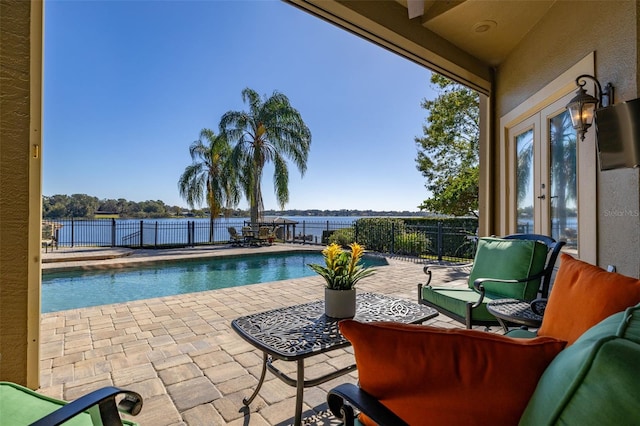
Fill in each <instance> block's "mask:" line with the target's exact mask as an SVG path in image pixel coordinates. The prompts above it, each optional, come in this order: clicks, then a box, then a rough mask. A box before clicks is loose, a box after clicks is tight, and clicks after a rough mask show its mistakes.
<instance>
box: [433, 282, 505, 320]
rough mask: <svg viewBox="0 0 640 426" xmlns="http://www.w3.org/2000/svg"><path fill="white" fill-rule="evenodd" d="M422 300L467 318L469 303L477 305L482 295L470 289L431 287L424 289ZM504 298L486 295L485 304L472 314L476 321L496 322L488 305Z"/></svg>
mask: <svg viewBox="0 0 640 426" xmlns="http://www.w3.org/2000/svg"><path fill="white" fill-rule="evenodd" d="M422 298H423V299H424V300H426V301H428V302H431V303H432V304H434V305H436V306H439V307H440V308H442V309H444V310H446V311H449V312H452V313H454V314H456V315H459V316H461V317H463V318H466V316H467V307H466V306H467V302H472V303H475V302H477V301H478V299H479V298H480V294H479V293H478V292H476V291H473V290H471V289H469V288H451V287H431V286H426V287H423V288H422ZM502 298H504V296H499V295H493V294H488V293H485V297H484V301H483V304H482V305H481V306H479V307H477V308H476V309H474V310H473V311H472V312H471V315H472V320H474V321H496V317H494V316H493V315H491V314H490V313H489V312H488V311H487V308H486V303H487V302H489V301H491V300H494V299H502Z"/></svg>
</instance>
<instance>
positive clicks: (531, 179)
mask: <svg viewBox="0 0 640 426" xmlns="http://www.w3.org/2000/svg"><path fill="white" fill-rule="evenodd" d="M571 97H572V94H569V95H567V96H565V97H563V98H561V99H559V100H557V101H555V102H553V103H552V104H550V105H548V106H546V107H545V108H544V109H542V110H540V111H539V112H537V113H535V114H533V115H532V116H530V117H528V118H526V119H524V120H522V121H521V122H520V123H518V124H517V125H515V126H513V127H511V128H510V129H508V140H509V144H510V146H509V152H510V156H511V158H510V163H511V164H512V167H511V170H512V171H513V172H512V174H513V176H512V177H511V179H510V180H511V182H512V183H513V185H512V186H511V188H512V190H511V197H510V198H511V200H512V201H511V205H512V209H513V210H512V211H513V212H514V214H513V215H512V217H513V221H514V223H512V228H514V229H515V231H516V232H523V233H536V234H545V235H551V236H552V237H553V238H554V239H556V240H563V241H566V242H567V249H568V250H571V251H574V250H575V251H577V248H578V239H579V232H580V229H579V226H578V169H577V164H578V162H577V158H578V146H577V144H576V141H577V137H576V132H575V130H574V129H573V127H572V126H571V119H570V117H569V113H568V112H567V110H566V108H565V106H566V105H567V103H568V101H569V99H570V98H571Z"/></svg>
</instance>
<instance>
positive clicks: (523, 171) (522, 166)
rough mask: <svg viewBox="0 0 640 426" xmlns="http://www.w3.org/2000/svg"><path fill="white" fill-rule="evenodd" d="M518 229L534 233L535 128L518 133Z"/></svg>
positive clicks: (516, 141) (526, 232) (516, 140)
mask: <svg viewBox="0 0 640 426" xmlns="http://www.w3.org/2000/svg"><path fill="white" fill-rule="evenodd" d="M515 145H516V229H517V231H516V232H518V233H525V234H528V233H532V232H533V223H534V210H533V209H534V195H533V192H534V190H533V185H534V180H533V129H529V130H526V131H524V132H523V133H520V134H519V135H516V137H515Z"/></svg>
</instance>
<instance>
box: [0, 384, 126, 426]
mask: <svg viewBox="0 0 640 426" xmlns="http://www.w3.org/2000/svg"><path fill="white" fill-rule="evenodd" d="M65 404H67V403H66V402H65V401H61V400H59V399H55V398H51V397H48V396H45V395H42V394H39V393H37V392H34V391H32V390H31V389H28V388H25V387H23V386H20V385H17V384H15V383H10V382H0V426H26V425H29V424H31V423H33V422H35V421H36V420H39V419H41V418H42V417H44V416H46V415H48V414H51V413H52V412H54V411H55V410H57V409H58V408H60V407H62V406H63V405H65ZM94 408H95V411H96V413H95V414H96V415H97V416H98V417H99V414H98V407H97V406H96V407H94ZM123 423H124V424H125V425H136V424H137V423H133V422H130V421H127V420H123ZM93 424H94V423H93V421H92V420H91V414H90V413H89V412H87V411H85V412H84V413H80V414H78V415H77V416H75V417H73V418H72V419H70V420H68V421H67V422H65V423H64V425H65V426H86V425H93Z"/></svg>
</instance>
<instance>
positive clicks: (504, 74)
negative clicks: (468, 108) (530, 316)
mask: <svg viewBox="0 0 640 426" xmlns="http://www.w3.org/2000/svg"><path fill="white" fill-rule="evenodd" d="M639 10H640V9H639V6H638V2H637V1H633V0H630V1H583V2H568V1H559V2H557V3H555V4H554V6H553V7H552V8H551V10H550V12H549V13H548V14H547V15H546V16H545V17H544V18H543V19H542V20H541V21H540V22H539V24H538V25H537V26H536V27H535V28H534V29H533V30H532V31H531V32H530V33H529V34H528V35H527V36H526V38H525V39H524V40H523V41H522V42H521V43H520V44H519V45H518V48H517V49H516V50H515V51H514V52H513V53H512V54H511V55H510V56H509V58H507V60H506V61H504V62H503V63H502V64H501V65H500V67H499V68H498V70H497V73H496V83H497V84H496V94H497V96H496V99H497V105H496V111H497V114H496V116H497V119H499V118H500V117H501V116H503V115H504V114H506V113H508V112H509V111H511V110H512V109H513V108H515V107H516V106H518V105H519V104H521V103H522V102H524V101H525V100H526V99H527V98H529V97H530V96H531V95H533V94H534V93H536V92H537V91H539V90H540V89H541V88H542V87H544V86H545V85H546V84H548V83H549V82H550V81H552V80H553V79H554V78H556V77H557V76H559V75H560V74H561V73H562V72H564V71H566V70H567V69H568V68H570V67H571V66H572V65H574V64H575V63H576V62H578V61H579V60H580V59H582V58H583V57H585V56H586V55H587V54H588V53H590V52H593V51H595V58H596V77H598V79H599V80H600V81H601V82H602V84H603V85H604V84H606V83H607V82H611V83H612V84H613V85H614V86H615V90H616V93H615V101H616V102H620V101H624V100H630V99H635V98H637V97H638V96H639V93H638V85H639V82H638V81H639V80H638V67H639V59H638V26H639V24H638V22H639V19H638V11H639ZM578 35H580V37H578ZM576 77H577V76H576ZM495 124H496V128H498V127H497V126H498V125H499V123H498V122H496V123H495ZM590 131H594V130H593V129H591V130H590ZM500 184H501V183H500V182H496V185H500ZM496 207H497V210H498V211H499V210H500V208H499V206H496ZM594 208H597V209H598V215H597V217H598V263H599V264H600V265H608V264H613V265H616V267H617V268H618V271H619V272H621V273H623V274H626V275H631V276H635V277H638V276H640V260H639V257H640V256H639V255H638V253H640V214H639V212H640V179H639V175H638V170H637V169H623V170H615V171H605V172H599V173H598V203H597V206H594Z"/></svg>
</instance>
